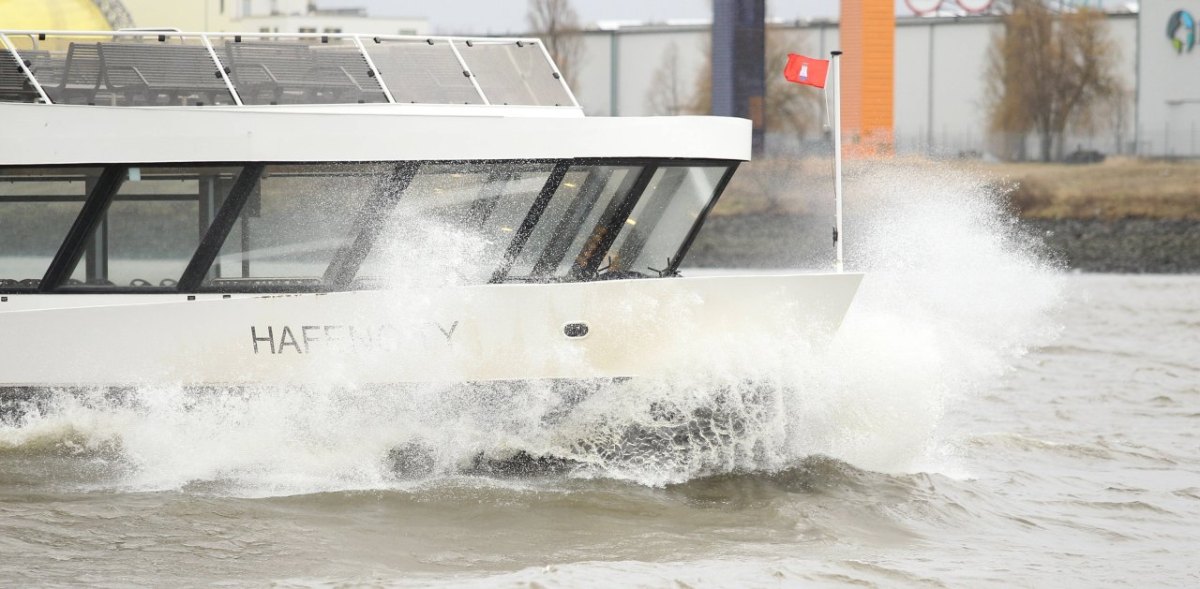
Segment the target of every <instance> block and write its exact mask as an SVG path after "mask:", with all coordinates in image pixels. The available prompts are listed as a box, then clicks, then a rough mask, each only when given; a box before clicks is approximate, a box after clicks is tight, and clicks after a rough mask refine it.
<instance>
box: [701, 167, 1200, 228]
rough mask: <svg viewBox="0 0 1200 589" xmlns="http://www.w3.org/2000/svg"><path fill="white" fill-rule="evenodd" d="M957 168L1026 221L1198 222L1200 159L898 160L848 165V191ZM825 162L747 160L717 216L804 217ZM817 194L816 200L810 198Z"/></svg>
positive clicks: (827, 190)
mask: <svg viewBox="0 0 1200 589" xmlns="http://www.w3.org/2000/svg"><path fill="white" fill-rule="evenodd" d="M880 165H882V166H901V167H905V168H909V169H911V168H914V167H922V166H929V167H930V168H934V167H938V168H943V170H944V168H945V167H947V166H949V167H951V168H956V169H961V170H962V171H963V172H966V173H971V174H975V175H978V176H980V177H981V178H982V179H984V180H985V181H988V182H994V183H996V184H997V185H999V186H1002V187H1004V188H1006V189H1010V190H1011V193H1010V194H1009V199H1010V201H1011V203H1012V206H1013V208H1014V210H1015V212H1016V213H1017V214H1019V215H1020V216H1021V217H1023V218H1026V219H1100V220H1114V219H1171V220H1177V219H1187V220H1200V162H1192V161H1184V162H1169V161H1151V160H1139V159H1131V158H1110V159H1109V160H1108V161H1106V162H1104V163H1102V164H1088V165H1068V164H1040V163H984V162H979V161H952V162H945V161H929V160H924V159H919V158H895V159H892V160H888V161H886V162H874V163H872V162H864V161H852V162H848V164H847V185H846V194H847V196H848V197H849V196H852V195H853V191H854V189H855V182H854V176H855V174H856V173H862V172H865V171H868V170H869V169H870V168H872V167H875V166H880ZM831 182H832V165H831V163H830V161H829V160H828V159H817V158H809V159H802V160H795V159H791V160H789V159H765V160H757V161H754V162H751V163H748V164H744V165H743V166H742V167H741V169H739V170H738V173H737V175H736V176H735V177H734V180H733V182H732V183H730V185H729V188H728V189H727V191H726V193H725V196H724V197H722V199H721V202H720V204H719V205H718V206H717V208H716V210H714V211H713V214H715V215H745V214H785V215H786V214H804V213H808V212H811V211H810V209H811V208H812V207H813V203H814V202H818V201H819V200H820V199H825V198H827V196H828V195H829V194H831V191H832V184H831ZM814 198H815V200H814Z"/></svg>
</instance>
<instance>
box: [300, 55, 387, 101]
mask: <svg viewBox="0 0 1200 589" xmlns="http://www.w3.org/2000/svg"><path fill="white" fill-rule="evenodd" d="M312 55H313V58H314V59H315V60H316V66H317V71H318V72H321V73H323V74H326V75H329V76H332V77H335V78H337V76H338V74H339V73H340V74H342V75H345V76H346V77H347V78H349V80H350V81H351V82H353V83H354V86H355V92H349V88H347V89H346V90H347V98H354V96H353V94H354V93H357V94H358V97H357V100H361V101H362V102H387V96H385V95H384V94H383V88H382V87H380V86H379V82H377V81H376V80H375V77H374V76H373V75H372V74H371V68H370V66H368V65H367V60H366V59H364V58H363V55H362V53H359V51H358V49H357V48H350V47H344V48H343V47H330V48H315V49H313V50H312Z"/></svg>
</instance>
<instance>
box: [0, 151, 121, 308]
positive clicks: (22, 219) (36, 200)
mask: <svg viewBox="0 0 1200 589" xmlns="http://www.w3.org/2000/svg"><path fill="white" fill-rule="evenodd" d="M100 172H101V168H94V167H53V168H11V167H4V168H0V290H19V289H30V290H32V289H35V288H37V286H38V284H40V282H41V279H42V276H43V275H44V274H45V273H46V269H47V268H49V267H50V261H51V260H53V259H54V254H55V253H57V252H58V248H59V246H60V245H61V244H62V242H63V239H64V238H65V237H66V235H67V232H68V231H69V230H70V229H71V225H72V224H74V222H75V218H76V217H77V216H79V211H80V209H82V208H83V203H84V201H85V200H86V199H87V193H88V189H89V187H90V186H91V184H92V183H93V182H94V181H95V180H96V178H98V177H99V176H100Z"/></svg>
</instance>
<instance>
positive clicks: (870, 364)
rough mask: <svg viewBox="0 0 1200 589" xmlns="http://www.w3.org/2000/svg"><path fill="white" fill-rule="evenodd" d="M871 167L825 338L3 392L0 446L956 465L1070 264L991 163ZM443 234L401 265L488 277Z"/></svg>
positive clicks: (493, 470)
mask: <svg viewBox="0 0 1200 589" xmlns="http://www.w3.org/2000/svg"><path fill="white" fill-rule="evenodd" d="M851 181H852V182H854V183H855V184H854V185H855V186H856V188H855V189H854V191H853V192H852V194H855V195H862V197H861V198H860V199H859V200H858V202H855V203H851V207H850V209H849V215H850V216H849V218H850V219H853V220H855V221H856V222H854V223H851V224H850V225H848V243H847V247H848V252H849V259H848V267H849V268H850V269H852V270H862V271H865V272H867V277H866V279H865V280H864V282H863V285H862V288H861V290H860V292H859V296H858V299H857V300H856V301H855V303H854V304H853V306H852V307H851V309H850V312H849V315H848V316H847V318H846V321H845V323H844V324H843V326H842V329H841V330H840V332H839V333H838V335H837V337H836V338H835V339H834V340H833V342H832V343H831V344H830V345H829V346H827V347H823V348H821V349H814V348H810V347H809V346H807V345H805V344H804V343H803V342H802V341H799V340H796V339H792V338H779V337H775V338H772V337H769V336H767V335H764V336H762V337H757V338H756V337H750V338H745V339H739V340H738V341H718V340H716V339H715V338H709V339H705V340H696V339H693V338H688V337H687V336H686V335H681V336H679V339H678V340H677V341H667V342H664V344H663V345H664V346H672V347H674V348H675V349H676V350H678V351H679V352H680V354H678V355H679V356H680V357H687V358H688V359H689V361H688V362H685V363H681V365H680V367H679V369H678V370H677V371H675V373H674V374H671V375H670V376H669V377H667V378H661V379H655V380H637V381H600V382H588V383H564V382H538V383H500V384H491V385H460V386H449V385H433V384H429V385H410V386H404V387H388V388H381V387H363V386H356V385H355V384H354V383H353V382H352V379H351V380H350V381H349V382H347V380H346V379H345V378H339V379H338V381H337V382H330V383H329V384H327V385H313V386H310V387H305V388H295V389H288V390H283V389H262V390H254V389H236V390H189V389H184V388H161V387H159V388H143V389H131V390H126V391H119V392H112V391H104V392H101V391H94V392H83V393H80V392H78V391H72V392H65V391H53V390H40V391H31V392H30V394H29V395H28V396H27V397H24V398H16V399H9V400H7V401H5V404H4V405H2V406H0V453H4V454H13V453H17V454H25V455H30V456H44V455H48V454H55V455H69V456H79V457H84V458H86V459H88V460H90V461H92V462H97V461H98V462H101V463H103V464H106V465H107V466H108V469H107V472H108V473H109V476H108V477H107V478H103V479H102V480H97V481H92V484H96V485H100V486H106V487H114V486H115V487H121V488H130V489H145V490H159V489H198V490H199V489H202V490H206V491H211V492H217V493H229V494H236V495H250V496H265V495H286V494H300V493H314V492H323V491H332V490H349V489H403V488H410V487H411V486H413V485H420V484H423V483H424V482H427V481H429V480H431V479H438V478H445V477H463V476H467V477H488V478H490V479H496V478H497V477H499V478H501V479H503V478H505V477H508V476H517V475H520V476H534V477H546V476H554V477H560V476H566V477H582V478H615V479H621V480H627V481H632V482H636V483H639V484H645V485H669V484H673V483H680V482H684V481H689V480H696V479H702V478H704V477H714V476H715V477H719V476H723V475H730V474H738V473H743V474H744V473H761V474H764V475H765V476H770V473H781V472H788V471H789V469H794V468H796V467H797V465H799V464H802V463H804V461H805V460H806V459H810V457H813V456H825V457H830V458H831V459H835V460H837V461H840V462H844V463H846V464H849V465H853V466H854V467H855V468H858V469H866V470H869V471H875V472H880V473H891V474H903V473H913V472H918V471H925V472H929V471H945V470H947V469H951V470H952V469H953V465H952V463H950V462H947V461H948V460H952V459H950V458H947V457H946V456H945V454H946V452H945V451H944V449H943V448H942V446H941V445H940V444H939V436H938V427H939V423H940V421H941V417H942V415H943V413H944V411H945V410H946V408H947V406H948V405H949V404H950V403H952V402H954V401H955V400H956V399H957V398H960V397H962V396H965V395H971V394H974V393H975V392H977V391H979V390H980V388H981V387H983V386H985V385H987V384H988V383H990V382H992V381H993V380H994V379H995V378H996V377H997V376H998V375H1000V374H1002V373H1003V372H1004V371H1005V370H1007V369H1008V367H1009V366H1011V364H1012V361H1013V359H1014V358H1015V357H1017V356H1019V355H1020V354H1022V353H1024V351H1025V350H1026V349H1028V347H1030V346H1031V345H1035V344H1037V343H1039V342H1043V341H1046V339H1047V338H1049V337H1052V336H1053V335H1054V334H1055V332H1056V330H1057V327H1056V325H1055V324H1054V323H1053V322H1052V321H1050V319H1049V317H1050V314H1051V313H1050V311H1052V310H1053V308H1054V307H1055V305H1057V304H1058V301H1059V296H1060V290H1061V288H1062V278H1061V276H1060V275H1059V273H1058V271H1057V269H1056V268H1055V266H1054V265H1053V264H1052V263H1048V262H1046V261H1044V260H1043V258H1042V257H1041V256H1039V254H1038V250H1037V247H1038V244H1037V242H1036V240H1034V239H1031V238H1029V237H1028V236H1025V235H1023V234H1022V233H1021V232H1020V231H1019V230H1018V229H1017V227H1016V225H1015V223H1014V221H1013V220H1012V219H1011V216H1010V215H1009V214H1008V213H1007V211H1006V208H1005V205H1004V202H1003V195H1002V194H1000V193H998V192H997V191H996V190H995V189H994V188H991V187H989V186H988V185H986V184H984V183H983V182H980V181H976V180H974V179H972V178H969V177H964V176H963V175H962V174H961V173H959V172H954V171H950V170H943V169H938V168H921V169H911V168H904V167H903V166H902V165H876V166H873V167H871V168H869V169H866V170H863V171H861V172H860V173H859V175H858V176H857V177H855V178H852V179H851ZM427 241H428V242H430V243H431V244H432V246H431V248H430V250H431V251H429V252H419V253H420V254H421V255H412V256H410V257H411V259H415V260H420V261H421V262H422V265H423V266H424V268H425V270H427V271H422V272H412V271H411V269H410V271H409V272H407V273H406V274H405V276H402V277H393V280H392V282H393V283H394V285H393V286H394V287H395V288H397V289H399V290H401V291H405V292H406V293H407V295H411V296H409V297H408V298H407V299H405V300H435V299H436V298H437V292H438V289H440V288H447V287H452V286H453V284H452V283H453V282H454V279H453V277H454V276H470V275H471V273H470V272H464V271H457V270H456V271H453V272H447V271H446V270H447V264H451V260H449V259H442V260H441V261H443V262H444V263H443V264H441V265H439V264H437V263H434V262H436V261H438V260H439V259H438V258H435V257H432V256H434V255H436V254H435V252H436V251H441V252H447V251H449V252H453V253H452V254H451V256H449V257H450V258H452V259H453V260H469V259H471V257H472V256H470V255H466V254H464V252H466V253H470V252H474V251H482V248H480V247H475V246H474V245H473V244H471V243H469V240H468V239H467V238H466V237H463V236H458V235H454V234H452V233H446V234H442V235H437V236H431V238H430V239H429V240H427ZM442 255H443V256H445V255H446V254H444V253H443V254H442ZM451 265H452V264H451ZM448 276H449V277H451V278H450V279H447V277H448ZM431 277H432V278H431ZM397 298H399V296H398V297H397ZM414 309H415V311H414ZM419 309H420V305H419V304H417V305H409V306H408V310H407V311H405V312H419ZM331 372H336V370H333V369H332V368H331ZM341 376H342V377H344V375H341Z"/></svg>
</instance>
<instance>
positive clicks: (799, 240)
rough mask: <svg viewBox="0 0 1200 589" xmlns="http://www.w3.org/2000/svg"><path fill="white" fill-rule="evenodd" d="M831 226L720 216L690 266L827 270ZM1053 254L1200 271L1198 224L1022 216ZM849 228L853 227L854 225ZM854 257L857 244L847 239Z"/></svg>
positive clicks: (1077, 265)
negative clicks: (1027, 217)
mask: <svg viewBox="0 0 1200 589" xmlns="http://www.w3.org/2000/svg"><path fill="white" fill-rule="evenodd" d="M828 225H829V223H828V221H827V220H825V219H823V218H822V219H816V218H813V217H807V216H802V215H770V214H746V215H730V216H714V217H712V218H710V219H709V220H708V222H707V223H705V225H704V230H703V231H702V232H701V234H700V237H699V238H698V239H697V240H696V243H695V245H694V246H693V247H692V250H691V251H690V252H689V253H688V257H687V260H686V262H685V266H690V267H702V268H823V267H828V265H829V261H830V259H831V255H832V254H831V252H832V248H831V246H830V242H831V236H830V228H829V226H828ZM1020 225H1021V228H1022V229H1023V230H1024V231H1023V232H1024V233H1026V234H1027V235H1029V236H1030V237H1031V238H1032V239H1035V240H1038V241H1040V242H1041V246H1042V247H1041V249H1042V250H1043V251H1044V252H1045V254H1044V255H1046V256H1047V257H1049V258H1052V259H1055V260H1058V261H1061V262H1062V263H1064V264H1065V265H1066V266H1067V267H1068V268H1070V269H1074V270H1080V271H1084V272H1123V273H1196V272H1200V221H1192V220H1154V219H1117V220H1099V219H1032V220H1021V221H1020ZM846 229H847V231H848V232H852V231H853V230H854V227H853V226H852V225H848V226H847V227H846ZM848 246H849V247H850V252H849V253H850V255H851V257H853V254H854V248H853V244H852V243H848Z"/></svg>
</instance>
